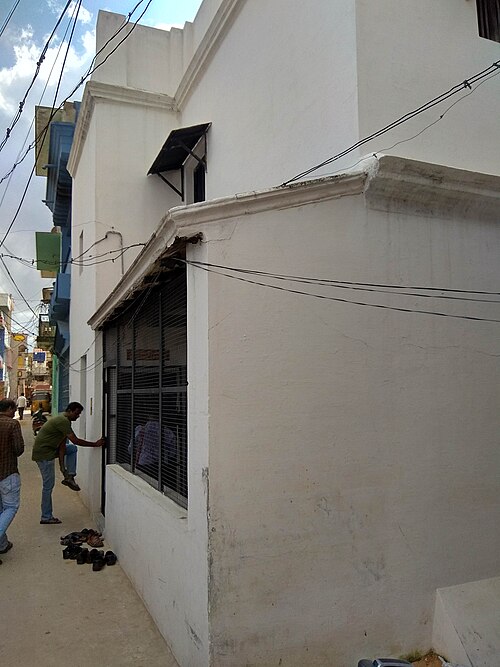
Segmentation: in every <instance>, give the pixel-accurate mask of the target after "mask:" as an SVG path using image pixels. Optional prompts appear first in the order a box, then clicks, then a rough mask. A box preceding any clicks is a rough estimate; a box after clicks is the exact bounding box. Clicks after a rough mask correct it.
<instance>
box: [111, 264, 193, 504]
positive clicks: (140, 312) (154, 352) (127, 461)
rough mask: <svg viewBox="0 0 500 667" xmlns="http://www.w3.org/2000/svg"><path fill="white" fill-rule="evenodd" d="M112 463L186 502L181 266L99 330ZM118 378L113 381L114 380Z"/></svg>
mask: <svg viewBox="0 0 500 667" xmlns="http://www.w3.org/2000/svg"><path fill="white" fill-rule="evenodd" d="M104 341H105V345H104V354H105V368H106V371H105V372H106V377H107V382H106V401H105V409H106V411H107V414H106V419H107V425H108V428H107V432H108V440H109V461H110V463H118V464H120V465H122V466H123V467H124V468H126V469H127V470H129V471H130V472H132V473H134V474H136V475H139V476H140V477H142V478H143V479H145V480H146V481H148V482H149V483H150V484H151V485H152V486H154V487H155V488H157V489H158V490H159V491H161V492H162V493H165V494H166V495H169V496H170V497H172V498H173V499H174V500H175V501H176V502H178V503H179V504H181V505H183V506H184V507H185V506H186V504H187V503H186V501H187V492H188V490H187V300H186V275H185V270H176V271H175V272H172V273H171V274H168V278H167V279H164V281H163V282H162V284H161V285H159V286H156V287H155V288H153V289H150V290H149V291H146V293H144V292H143V293H142V294H140V295H139V296H138V297H137V298H136V300H135V302H133V303H132V304H130V305H129V307H128V308H127V309H126V310H125V311H124V312H123V314H122V315H120V316H119V317H118V318H117V319H116V320H115V321H114V322H113V326H109V327H107V328H106V329H105V330H104ZM115 378H116V379H115Z"/></svg>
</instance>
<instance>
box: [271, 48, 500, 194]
mask: <svg viewBox="0 0 500 667" xmlns="http://www.w3.org/2000/svg"><path fill="white" fill-rule="evenodd" d="M499 69H500V60H497V61H496V62H494V63H493V64H492V65H490V66H489V67H486V68H485V69H483V70H482V71H481V72H478V73H477V74H474V75H472V76H471V77H468V78H467V79H465V80H464V81H462V82H461V83H458V84H456V85H455V86H452V87H451V88H450V89H449V90H447V91H445V92H444V93H441V95H438V96H437V97H434V98H433V99H432V100H429V101H428V102H426V103H425V104H422V105H421V106H420V107H418V108H417V109H413V111H409V112H408V113H406V114H404V115H403V116H400V117H399V118H397V119H396V120H394V121H393V122H392V123H389V124H388V125H386V126H385V127H383V128H381V129H380V130H377V131H376V132H373V133H372V134H370V135H368V136H367V137H364V138H363V139H360V140H359V141H357V142H356V143H354V144H352V145H351V146H349V147H348V148H346V149H345V150H343V151H341V152H340V153H337V154H336V155H333V156H332V157H329V158H327V159H326V160H323V162H320V163H319V164H316V165H314V166H313V167H310V168H309V169H306V170H305V171H302V172H300V174H297V175H296V176H293V177H292V178H289V179H288V180H287V181H284V182H283V183H282V184H281V187H285V186H287V185H290V183H293V182H294V181H297V180H300V179H302V178H304V177H305V176H308V175H309V174H312V173H313V172H314V171H317V170H318V169H321V168H322V167H325V166H326V165H328V164H331V163H332V162H335V161H336V160H340V158H342V157H344V156H345V155H348V154H349V153H352V152H353V151H355V150H356V149H358V148H360V147H361V146H363V145H364V144H366V143H368V142H369V141H372V140H373V139H376V138H377V137H380V136H382V135H383V134H386V133H387V132H390V131H391V130H393V129H394V128H396V127H398V126H399V125H402V124H403V123H406V122H408V121H409V120H411V119H412V118H415V117H416V116H418V115H420V114H421V113H424V111H428V110H429V109H432V107H435V106H436V105H437V104H441V102H444V101H445V100H447V99H449V98H450V97H452V96H454V95H456V94H457V93H459V92H461V91H463V90H466V89H468V90H471V89H472V86H473V85H474V84H476V83H478V82H479V81H482V80H483V79H485V78H486V77H490V76H491V75H492V74H498V73H499ZM471 92H472V90H471Z"/></svg>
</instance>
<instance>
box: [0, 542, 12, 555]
mask: <svg viewBox="0 0 500 667" xmlns="http://www.w3.org/2000/svg"><path fill="white" fill-rule="evenodd" d="M13 546H14V545H13V544H12V542H7V546H6V547H5V549H2V550H1V551H0V554H6V553H7V551H10V550H11V549H12V547H13Z"/></svg>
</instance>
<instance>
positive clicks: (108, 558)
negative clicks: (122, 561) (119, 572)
mask: <svg viewBox="0 0 500 667" xmlns="http://www.w3.org/2000/svg"><path fill="white" fill-rule="evenodd" d="M104 560H105V562H106V565H114V564H115V563H116V561H117V560H118V559H117V557H116V554H115V553H114V552H113V551H106V553H105V555H104Z"/></svg>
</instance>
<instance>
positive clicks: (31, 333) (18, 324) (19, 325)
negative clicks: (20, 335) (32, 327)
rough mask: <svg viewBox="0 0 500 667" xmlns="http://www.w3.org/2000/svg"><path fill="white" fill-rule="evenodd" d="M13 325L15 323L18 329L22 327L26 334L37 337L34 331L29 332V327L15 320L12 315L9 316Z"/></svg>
mask: <svg viewBox="0 0 500 667" xmlns="http://www.w3.org/2000/svg"><path fill="white" fill-rule="evenodd" d="M8 317H9V319H10V321H11V323H12V322H14V324H16V325H17V326H18V327H20V328H21V329H22V330H23V331H24V332H26V333H28V334H29V335H30V336H36V335H37V334H36V333H34V332H33V331H29V329H28V327H27V326H26V325H25V324H21V322H18V321H17V320H15V319H14V318H13V317H12V315H8ZM11 329H12V324H11Z"/></svg>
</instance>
